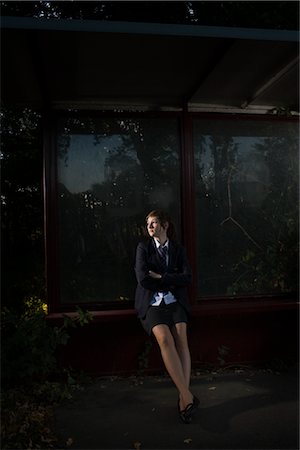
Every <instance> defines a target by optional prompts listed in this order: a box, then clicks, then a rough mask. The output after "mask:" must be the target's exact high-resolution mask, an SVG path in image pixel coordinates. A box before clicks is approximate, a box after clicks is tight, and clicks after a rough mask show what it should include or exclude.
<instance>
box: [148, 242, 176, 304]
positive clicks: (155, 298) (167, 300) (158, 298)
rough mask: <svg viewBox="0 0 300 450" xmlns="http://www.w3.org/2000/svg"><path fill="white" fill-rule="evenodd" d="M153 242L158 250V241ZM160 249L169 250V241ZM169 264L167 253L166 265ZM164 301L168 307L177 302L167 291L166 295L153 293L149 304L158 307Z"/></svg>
mask: <svg viewBox="0 0 300 450" xmlns="http://www.w3.org/2000/svg"><path fill="white" fill-rule="evenodd" d="M154 242H155V244H156V248H158V247H159V246H160V245H161V244H160V242H159V240H158V239H156V238H154ZM162 247H167V249H168V248H169V240H167V241H166V242H165V244H164V245H163V246H162ZM168 263H169V253H167V265H168ZM163 299H164V301H165V304H166V305H169V304H170V303H175V302H176V301H177V300H176V298H175V297H174V295H173V294H172V293H171V292H170V291H169V292H167V293H165V292H155V294H154V296H153V299H152V300H151V302H150V305H151V306H159V305H160V304H161V302H162V300H163Z"/></svg>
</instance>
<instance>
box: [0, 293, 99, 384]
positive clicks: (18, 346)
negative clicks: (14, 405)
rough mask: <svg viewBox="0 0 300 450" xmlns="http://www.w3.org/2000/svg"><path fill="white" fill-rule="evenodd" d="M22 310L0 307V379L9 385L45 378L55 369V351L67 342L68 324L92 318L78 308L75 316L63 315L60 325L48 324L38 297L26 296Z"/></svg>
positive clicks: (43, 307)
mask: <svg viewBox="0 0 300 450" xmlns="http://www.w3.org/2000/svg"><path fill="white" fill-rule="evenodd" d="M24 304H25V308H24V312H23V313H22V314H17V313H16V312H15V311H10V310H8V309H7V308H4V310H3V311H2V314H1V315H2V380H3V382H4V384H7V385H9V386H11V385H13V384H15V383H17V382H21V383H23V382H25V381H27V380H33V379H34V380H36V379H45V378H46V377H47V376H49V375H50V374H53V373H56V372H57V371H58V367H57V360H56V351H57V348H58V347H59V346H60V345H66V343H67V341H68V339H69V333H68V328H70V327H77V326H78V325H80V326H82V325H84V324H87V323H88V322H89V321H90V320H91V319H92V317H91V314H90V313H89V312H85V311H82V310H81V309H80V308H77V312H78V314H77V316H76V317H75V318H70V317H67V316H66V317H65V320H64V323H63V325H62V326H60V327H57V326H50V325H49V324H48V322H47V320H46V316H47V314H46V311H45V310H46V308H45V305H44V304H43V303H42V301H40V300H39V299H37V298H35V297H31V298H29V299H26V300H25V302H24Z"/></svg>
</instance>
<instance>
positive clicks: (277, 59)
mask: <svg viewBox="0 0 300 450" xmlns="http://www.w3.org/2000/svg"><path fill="white" fill-rule="evenodd" d="M1 28H2V31H1V33H2V104H3V105H7V104H16V105H23V106H30V107H34V108H45V107H52V108H91V107H94V108H103V109H104V108H107V107H108V108H116V107H121V108H122V107H128V106H129V107H131V108H136V109H150V110H153V109H154V110H160V109H179V110H180V109H182V108H185V107H188V108H189V109H190V110H227V109H228V110H237V111H241V112H248V111H249V112H253V111H255V112H266V111H269V110H272V109H273V108H287V109H290V110H294V111H299V91H298V81H299V47H298V41H299V34H298V32H297V31H282V30H265V29H249V28H231V27H207V26H198V25H177V24H153V23H135V22H108V21H95V20H64V19H44V18H29V17H2V19H1Z"/></svg>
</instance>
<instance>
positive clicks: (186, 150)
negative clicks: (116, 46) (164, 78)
mask: <svg viewBox="0 0 300 450" xmlns="http://www.w3.org/2000/svg"><path fill="white" fill-rule="evenodd" d="M78 114H79V115H81V116H97V117H105V118H170V117H172V118H177V119H178V120H179V123H180V138H181V139H180V142H181V224H182V225H181V226H182V236H183V244H184V245H185V247H186V249H187V254H188V258H189V261H190V264H191V267H192V271H193V273H197V255H196V245H195V241H196V238H197V234H196V207H195V164H194V152H193V119H195V118H203V119H207V118H209V119H214V118H215V119H218V120H237V119H238V120H245V121H246V120H252V121H253V120H259V121H267V120H272V121H276V120H278V121H280V122H282V121H292V122H296V121H297V122H298V119H297V118H294V117H282V116H274V115H251V114H249V115H248V114H247V115H246V114H228V113H227V114H224V113H203V112H201V113H200V112H199V113H198V112H188V111H187V108H184V110H183V111H182V112H181V111H178V112H177V111H175V112H114V111H101V112H99V111H93V110H91V111H86V110H85V111H74V112H72V111H71V112H68V111H55V112H47V113H46V114H45V115H44V156H43V162H44V164H43V165H44V169H43V185H44V226H45V254H46V285H47V296H48V309H49V312H50V313H58V312H60V311H70V310H71V311H72V310H74V308H75V306H76V305H75V304H68V305H62V304H61V302H60V280H59V270H58V267H59V230H58V204H57V146H56V136H57V127H56V124H57V120H58V118H59V117H62V116H63V117H66V116H67V117H70V116H78ZM198 297H199V296H198V295H197V285H196V277H194V279H193V284H192V286H191V288H190V299H191V304H192V305H196V303H197V298H198ZM258 297H259V298H261V297H262V296H254V295H252V296H249V297H248V299H249V298H251V299H253V300H254V299H255V298H258ZM266 297H268V298H270V299H274V298H275V297H277V298H278V297H293V295H291V296H280V295H276V296H275V295H272V296H270V297H269V296H266V295H264V296H263V298H264V299H265V298H266ZM238 298H239V299H245V297H244V296H240V297H238ZM238 298H237V297H235V302H237V300H238ZM206 300H208V298H207V299H205V298H201V302H205V303H206ZM209 300H210V301H211V300H213V301H214V302H215V301H216V300H218V301H222V303H223V302H224V301H225V302H226V301H229V302H230V301H232V299H230V298H228V297H222V298H221V297H219V296H218V297H215V298H214V297H209ZM81 305H82V306H83V307H85V308H88V309H91V310H95V309H98V310H99V311H100V315H101V311H103V313H104V314H105V315H106V314H107V313H108V310H110V311H112V312H113V311H114V310H116V309H118V310H120V311H119V312H120V313H122V310H124V314H127V313H126V310H128V309H130V308H131V309H132V308H133V302H131V301H130V302H128V303H127V304H126V305H124V304H122V305H120V303H115V302H104V303H103V304H101V307H100V308H99V303H97V305H95V304H88V303H82V304H81ZM195 307H196V309H198V306H195ZM121 308H122V309H121Z"/></svg>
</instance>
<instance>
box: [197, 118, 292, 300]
mask: <svg viewBox="0 0 300 450" xmlns="http://www.w3.org/2000/svg"><path fill="white" fill-rule="evenodd" d="M194 125H195V127H194V144H195V162H196V189H197V198H196V201H197V229H198V247H197V252H198V253H197V254H198V286H199V293H200V295H201V296H215V295H218V296H220V295H221V296H222V295H233V296H235V295H243V294H245V295H247V294H269V293H275V292H277V293H286V292H294V291H297V286H298V280H297V275H298V270H297V261H298V258H297V253H298V232H297V230H298V206H297V201H298V145H299V143H298V124H297V123H292V122H276V123H274V122H262V121H260V122H254V121H239V122H225V121H224V122H222V121H214V122H212V121H207V120H206V121H200V120H199V121H195V124H194Z"/></svg>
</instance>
